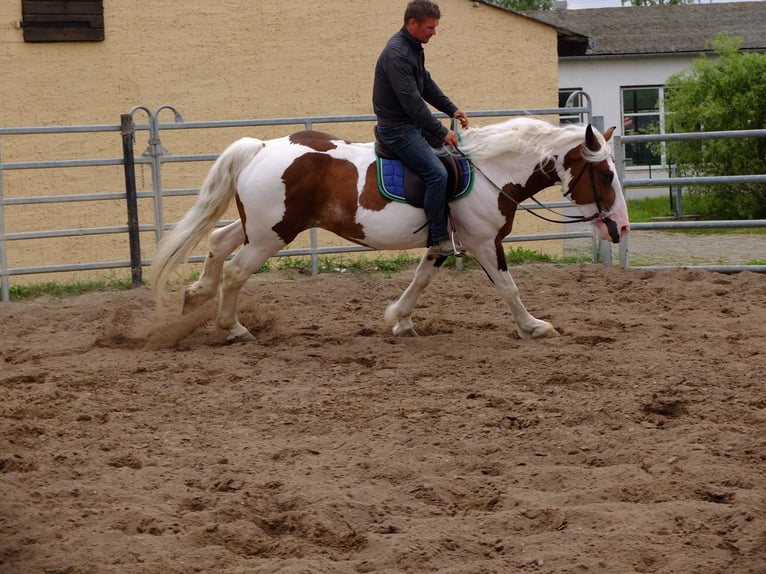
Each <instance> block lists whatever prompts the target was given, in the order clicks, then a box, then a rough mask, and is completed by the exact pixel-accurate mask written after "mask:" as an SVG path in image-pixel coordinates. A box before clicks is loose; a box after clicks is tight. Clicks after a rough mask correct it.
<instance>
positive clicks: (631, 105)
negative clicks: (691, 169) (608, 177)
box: [525, 2, 766, 178]
mask: <svg viewBox="0 0 766 574" xmlns="http://www.w3.org/2000/svg"><path fill="white" fill-rule="evenodd" d="M525 15H526V16H528V17H530V18H532V19H534V20H538V21H540V22H545V23H547V24H550V25H552V26H554V27H555V28H556V30H557V31H558V55H559V94H560V102H561V105H563V102H565V101H566V99H567V96H568V95H569V94H571V93H572V92H573V91H576V90H583V91H585V92H586V93H588V94H589V95H590V96H591V99H592V104H593V113H594V115H595V116H603V118H604V126H605V127H609V126H612V125H614V126H618V132H617V133H621V134H624V135H631V134H637V133H654V132H659V133H664V129H665V126H664V113H663V112H664V110H663V100H664V87H663V86H664V85H665V83H666V81H667V79H668V78H669V77H670V76H671V75H673V74H675V73H677V72H680V71H681V70H683V69H685V68H688V67H689V66H690V65H691V63H692V62H693V61H694V60H695V59H697V58H698V57H699V56H700V55H701V54H709V53H712V50H711V48H710V45H709V41H710V40H711V39H713V38H714V37H715V36H716V35H717V34H719V33H725V34H727V35H729V36H737V37H740V38H742V49H743V50H744V51H757V52H765V51H766V2H731V3H716V4H689V5H674V6H652V7H632V6H626V7H622V8H597V9H582V10H568V9H567V8H566V2H557V3H556V8H555V9H554V10H552V11H536V12H525ZM666 167H667V166H666V165H665V157H664V154H663V153H662V150H661V149H657V146H654V147H653V148H651V149H650V148H648V147H647V146H646V145H643V144H640V145H629V146H628V149H626V170H627V171H631V172H633V173H631V177H637V178H644V177H650V176H651V175H655V176H664V175H665V173H666V172H665V169H666ZM658 170H659V171H660V173H657V172H658Z"/></svg>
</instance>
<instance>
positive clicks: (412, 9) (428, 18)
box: [404, 0, 441, 44]
mask: <svg viewBox="0 0 766 574" xmlns="http://www.w3.org/2000/svg"><path fill="white" fill-rule="evenodd" d="M440 18H441V11H440V10H439V6H438V4H436V3H435V2H431V0H412V1H411V2H410V3H409V4H407V8H406V10H405V11H404V25H405V26H406V27H407V31H408V32H409V33H410V35H412V37H413V38H415V39H416V40H418V41H419V42H421V43H423V44H426V43H427V42H428V40H430V39H431V36H434V35H435V34H436V27H437V26H438V25H439V19H440Z"/></svg>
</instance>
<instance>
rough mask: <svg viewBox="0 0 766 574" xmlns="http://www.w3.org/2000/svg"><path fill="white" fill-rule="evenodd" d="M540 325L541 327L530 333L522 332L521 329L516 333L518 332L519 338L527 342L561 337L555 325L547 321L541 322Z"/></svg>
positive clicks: (533, 329)
mask: <svg viewBox="0 0 766 574" xmlns="http://www.w3.org/2000/svg"><path fill="white" fill-rule="evenodd" d="M540 323H541V324H540V325H537V326H536V327H534V328H532V329H530V330H529V331H522V330H521V329H517V330H516V331H517V332H518V334H519V337H521V338H522V339H525V340H531V339H543V338H546V337H558V336H559V332H558V331H557V330H556V329H555V327H554V326H553V325H551V324H550V323H547V322H545V321H541V322H540Z"/></svg>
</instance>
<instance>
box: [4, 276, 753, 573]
mask: <svg viewBox="0 0 766 574" xmlns="http://www.w3.org/2000/svg"><path fill="white" fill-rule="evenodd" d="M411 275H412V273H411V272H407V273H400V274H396V275H394V276H393V277H385V276H383V275H366V276H364V277H357V276H354V275H352V274H350V273H347V274H334V275H322V276H319V277H316V278H311V277H304V276H297V277H293V276H292V275H290V274H287V273H283V272H279V273H277V272H274V273H269V274H266V275H258V276H256V277H254V278H253V279H252V280H251V281H250V282H249V283H248V286H247V288H246V294H244V295H243V297H242V299H241V309H242V316H243V317H244V322H245V324H246V325H248V326H249V327H251V329H252V330H253V331H254V332H255V333H256V334H257V339H258V340H257V342H255V343H248V344H238V345H231V346H227V345H223V344H222V340H223V335H222V333H220V332H219V331H217V330H216V329H215V328H214V326H213V323H212V320H211V318H212V316H213V313H214V306H213V305H212V304H209V305H208V306H206V307H205V308H203V309H202V310H201V311H200V313H198V314H196V315H195V316H193V317H187V318H184V319H179V318H177V317H175V316H173V317H168V318H166V319H164V320H163V321H161V322H157V321H156V319H155V316H154V310H153V307H152V304H151V300H150V296H149V293H148V291H146V290H145V289H139V290H135V291H130V292H115V293H98V294H90V295H86V296H82V297H78V298H73V299H66V300H61V301H55V300H38V301H34V302H29V303H9V304H3V305H0V365H2V366H1V367H0V392H1V393H2V403H0V493H2V494H0V572H2V573H8V574H11V573H12V574H27V573H47V574H85V573H87V574H92V573H93V574H95V573H98V574H100V573H120V574H122V573H131V574H132V573H141V574H172V573H179V574H180V573H184V574H186V573H190V572H203V573H215V574H235V573H236V574H240V573H324V572H327V573H365V572H387V573H394V572H407V573H423V572H443V573H456V574H457V573H460V574H470V573H477V574H478V573H508V572H545V573H593V572H597V573H610V574H630V573H638V572H641V573H644V572H656V573H663V574H668V573H677V574H690V573H711V574H712V573H727V574H737V573H751V574H761V573H763V572H766V395H764V378H765V377H766V366H764V365H766V360H765V359H766V356H765V355H764V353H766V305H764V302H766V276H763V275H756V274H752V273H742V274H737V275H720V274H714V273H707V272H702V271H691V270H683V269H678V270H673V271H622V270H619V269H612V268H606V267H604V266H601V265H589V264H586V265H574V266H568V267H565V268H556V267H553V266H543V265H530V266H522V267H518V268H516V269H514V276H515V277H516V280H517V282H518V284H519V286H520V288H521V291H522V296H523V300H524V301H525V303H526V304H527V306H528V308H529V309H530V310H531V311H532V312H533V313H534V314H535V315H536V316H538V317H540V318H544V319H546V320H549V321H551V322H553V323H554V325H556V327H557V328H558V330H559V332H560V333H561V334H560V336H559V337H555V338H548V339H544V340H535V341H522V340H520V339H519V338H518V337H517V336H516V334H515V329H514V328H513V324H512V319H511V317H510V314H509V312H508V310H507V308H506V307H505V305H504V303H502V302H501V301H500V300H499V298H498V297H497V296H496V294H495V292H494V290H493V289H492V287H491V286H490V285H489V283H488V281H487V280H486V278H485V276H484V275H483V273H481V272H478V271H462V272H460V271H455V270H444V271H443V272H442V273H440V274H439V275H438V276H437V278H436V280H435V282H434V284H433V285H432V286H431V288H430V289H429V290H427V291H426V293H425V294H424V296H423V298H422V299H421V302H420V304H419V306H418V308H417V310H416V315H415V318H416V328H417V329H419V332H420V335H421V336H420V337H417V338H404V339H403V338H395V337H393V336H392V335H391V334H390V330H389V328H388V327H387V326H386V325H384V324H383V322H382V319H381V317H382V313H383V310H384V308H385V305H386V303H387V302H388V301H389V300H392V299H394V298H395V297H397V296H398V294H399V293H400V292H401V291H402V290H403V288H404V287H405V286H406V284H407V283H408V281H409V279H410V278H411ZM193 327H197V328H196V329H195V330H192V329H193Z"/></svg>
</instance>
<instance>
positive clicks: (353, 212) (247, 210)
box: [151, 117, 630, 342]
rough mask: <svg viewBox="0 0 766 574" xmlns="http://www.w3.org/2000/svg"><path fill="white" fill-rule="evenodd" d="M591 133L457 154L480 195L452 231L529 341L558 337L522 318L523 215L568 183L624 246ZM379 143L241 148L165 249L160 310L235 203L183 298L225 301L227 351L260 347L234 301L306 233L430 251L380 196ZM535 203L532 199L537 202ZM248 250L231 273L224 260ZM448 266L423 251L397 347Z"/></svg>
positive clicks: (401, 305)
mask: <svg viewBox="0 0 766 574" xmlns="http://www.w3.org/2000/svg"><path fill="white" fill-rule="evenodd" d="M613 131H614V128H609V129H608V130H606V131H605V132H604V133H603V134H601V133H600V132H599V131H598V130H597V129H595V128H594V127H593V126H592V125H590V124H587V125H580V124H567V125H556V124H552V123H550V122H547V121H544V120H541V119H536V118H531V117H519V118H514V119H510V120H505V121H502V122H499V123H495V124H489V125H486V126H478V127H470V128H468V129H466V130H464V131H463V132H462V134H461V144H460V146H459V148H458V150H459V153H460V154H462V155H463V156H464V157H465V158H468V160H469V162H470V164H471V166H472V168H473V170H474V179H475V181H474V184H473V189H472V190H471V191H470V193H469V194H468V195H465V196H464V197H462V198H461V199H459V200H457V201H454V202H452V203H451V204H450V212H451V215H450V218H451V222H452V226H453V229H454V230H455V232H456V233H457V236H458V237H459V238H460V241H461V242H462V246H463V247H464V248H465V249H466V250H467V251H468V252H469V253H471V254H472V255H473V256H474V257H475V259H476V261H477V262H478V263H479V264H480V265H481V267H482V268H483V269H484V271H485V272H486V274H487V275H488V277H489V279H490V281H491V282H492V283H493V284H494V286H495V288H496V290H497V292H498V293H499V295H500V296H501V297H502V298H503V299H504V300H505V301H506V303H507V304H508V306H509V307H510V310H511V313H512V315H513V319H514V321H515V324H516V330H517V333H518V335H519V336H520V337H521V338H522V339H534V338H538V337H544V336H555V335H557V334H558V332H557V331H556V330H555V328H554V327H553V325H551V324H550V323H549V322H547V321H543V320H540V319H536V318H535V317H533V316H532V315H531V314H530V313H529V311H527V309H526V308H525V306H524V304H523V303H522V301H521V298H520V297H519V289H518V287H517V285H516V283H515V282H514V280H513V277H512V276H511V273H510V272H509V270H508V264H507V262H506V259H505V253H504V250H503V243H502V241H503V239H504V238H505V237H506V236H507V235H508V234H509V233H510V232H511V229H512V227H513V220H514V216H515V214H516V211H517V208H518V207H519V205H520V204H521V203H522V202H523V201H524V200H526V199H528V198H532V196H534V195H535V194H536V193H537V192H539V191H540V190H542V189H545V188H547V187H550V186H553V185H557V184H560V185H561V189H562V193H563V196H564V197H566V198H568V199H569V200H570V201H571V202H572V203H573V204H574V205H575V206H576V207H577V208H578V210H579V212H580V214H581V215H580V216H564V217H571V218H573V219H575V218H576V219H577V220H579V221H589V222H591V223H592V224H593V225H595V226H596V227H597V229H598V234H599V236H600V238H601V239H604V240H609V241H612V242H613V243H618V242H619V241H620V239H621V238H622V237H624V235H625V234H626V233H627V232H628V231H629V227H630V226H629V222H628V212H627V206H626V203H625V199H624V196H623V192H622V187H621V185H620V182H619V180H618V178H617V177H616V176H615V166H614V162H613V159H612V157H611V151H610V148H609V146H608V143H607V142H608V141H609V139H610V138H611V136H612V132H613ZM377 177H378V174H377V170H376V151H375V146H374V142H373V143H358V142H352V141H349V140H346V139H343V138H340V137H336V136H333V135H330V134H326V133H322V132H319V131H313V130H309V131H300V132H297V133H293V134H291V135H288V136H285V137H281V138H277V139H271V140H266V141H263V140H260V139H256V138H252V137H243V138H241V139H239V140H237V141H235V142H234V143H232V144H230V145H229V147H227V148H226V150H225V151H224V152H223V153H222V154H221V155H220V156H219V157H218V159H217V160H216V161H215V163H214V164H213V166H212V167H211V169H210V171H209V173H208V174H207V176H206V178H205V180H204V182H203V184H202V187H201V188H200V191H199V195H198V198H197V200H196V203H195V204H194V205H193V206H192V208H191V209H190V210H189V211H188V212H187V213H186V214H185V215H184V217H183V218H182V219H181V220H180V221H179V222H178V223H177V225H175V227H174V228H173V229H172V231H171V232H170V233H169V234H168V235H166V237H165V238H163V240H162V241H161V242H160V243H159V245H158V247H157V253H156V255H155V257H154V260H153V263H152V268H151V275H152V279H151V280H152V289H153V293H154V296H155V299H156V302H157V304H158V307H159V308H161V306H162V305H163V300H164V293H165V290H166V287H167V284H168V282H169V281H170V278H171V275H172V273H173V271H174V269H175V268H176V267H178V266H179V265H180V264H182V263H184V262H186V260H187V258H188V257H189V255H190V253H191V252H192V250H193V249H194V247H195V246H196V245H197V244H198V243H199V242H200V241H201V240H202V239H203V238H204V237H205V236H206V235H207V234H208V233H209V232H210V230H211V229H213V228H214V226H215V224H216V223H217V222H218V221H219V220H220V219H221V217H222V216H223V215H224V213H225V211H226V210H227V208H228V206H229V205H230V203H231V201H232V199H233V200H234V201H235V202H236V207H237V210H238V213H239V220H237V221H234V222H232V223H229V224H228V225H226V226H224V227H221V228H218V229H215V230H214V231H213V232H212V234H211V235H210V246H209V253H208V255H207V258H206V260H205V263H204V267H203V271H202V274H201V276H200V277H199V279H198V280H197V281H196V282H194V283H193V284H191V285H190V286H189V287H188V288H187V289H186V290H185V293H184V302H183V311H182V312H183V313H188V312H190V311H192V310H194V309H196V308H198V307H200V306H201V305H202V304H203V303H205V302H206V301H208V300H209V299H211V298H213V297H214V296H215V295H216V293H218V294H219V303H218V304H219V307H218V317H217V324H218V327H219V328H220V329H222V330H224V331H225V332H226V333H227V335H226V340H227V341H228V342H242V341H250V340H253V339H254V336H253V335H252V333H250V331H248V329H247V328H246V327H244V326H243V325H242V324H240V322H239V320H238V318H237V297H238V294H239V291H240V289H241V288H242V286H243V285H244V284H245V282H246V281H247V280H248V278H249V277H250V276H251V275H252V274H253V273H254V272H256V271H257V270H258V269H259V268H260V267H261V266H262V265H263V264H264V263H265V262H266V261H267V260H268V259H269V258H270V257H271V256H273V255H274V254H276V253H277V252H278V251H279V250H280V249H282V248H283V247H285V246H286V245H288V244H289V243H291V242H292V241H293V240H294V239H295V237H296V236H297V235H298V234H299V233H301V232H302V231H305V230H307V229H310V228H313V227H317V228H321V229H325V230H327V231H330V232H332V233H334V234H336V235H338V236H340V237H342V238H344V239H346V240H348V241H351V242H353V243H356V244H359V245H363V246H366V247H370V248H373V249H378V250H405V249H412V248H418V247H426V246H427V243H428V233H427V230H426V227H427V225H426V219H425V215H424V211H423V210H422V209H420V208H417V207H413V206H411V205H409V204H407V203H402V202H397V201H393V200H392V199H390V198H387V197H384V196H383V195H382V194H381V192H380V190H379V186H378V181H377ZM533 200H534V198H533ZM239 246H242V248H241V249H240V250H239V251H238V252H237V253H236V254H235V255H234V256H233V258H232V259H231V260H230V261H229V262H228V263H227V262H226V259H227V258H228V256H229V255H231V253H232V252H233V251H234V250H235V249H237V248H238V247H239ZM445 259H446V256H434V255H432V254H431V253H430V252H429V250H428V249H426V251H425V253H424V255H423V257H422V259H421V260H420V263H419V264H418V266H417V269H416V271H415V276H414V278H413V279H412V282H411V283H410V284H409V286H408V287H407V288H406V289H405V291H404V292H403V293H402V295H401V296H400V297H399V299H398V300H396V301H395V302H393V303H391V304H390V305H388V307H387V309H386V311H385V314H384V320H385V321H386V322H387V323H388V324H391V325H393V326H392V332H393V334H394V335H396V336H414V335H417V333H416V331H415V328H414V326H413V322H412V312H413V310H414V308H415V304H416V302H417V300H418V298H419V296H420V295H421V293H422V292H423V290H424V289H425V288H426V287H427V286H428V284H429V283H430V282H431V280H432V278H433V277H434V274H435V273H436V271H437V269H438V268H439V267H441V266H442V264H443V263H444V261H445Z"/></svg>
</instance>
